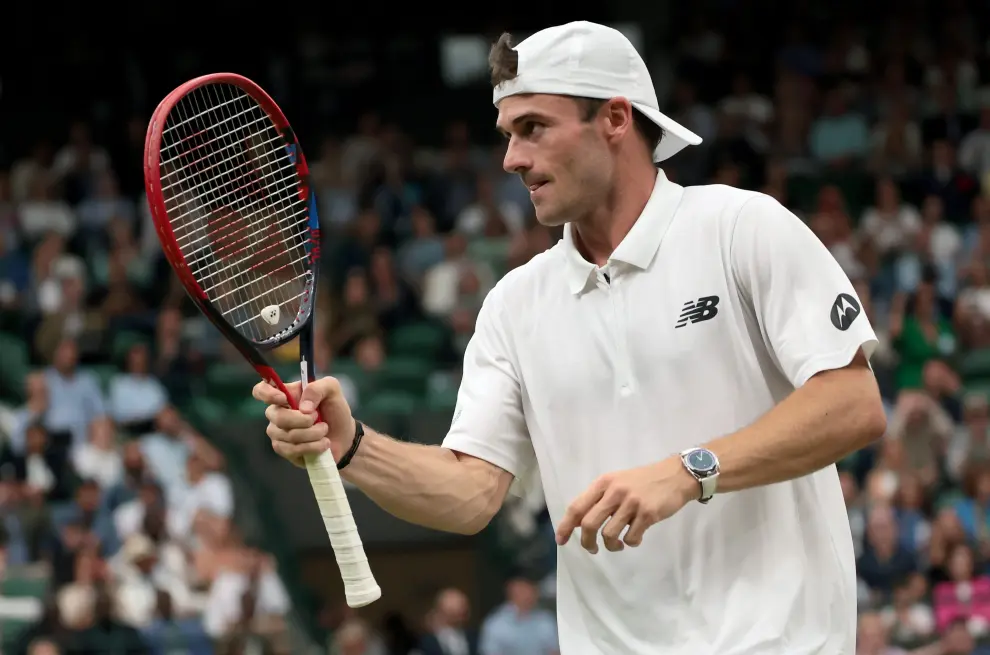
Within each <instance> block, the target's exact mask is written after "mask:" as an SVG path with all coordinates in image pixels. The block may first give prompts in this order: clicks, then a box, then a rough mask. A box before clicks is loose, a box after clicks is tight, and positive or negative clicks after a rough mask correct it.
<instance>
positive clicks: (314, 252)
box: [144, 73, 322, 420]
mask: <svg viewBox="0 0 990 655" xmlns="http://www.w3.org/2000/svg"><path fill="white" fill-rule="evenodd" d="M208 84H230V85H232V86H236V87H238V88H239V89H241V90H242V91H244V92H245V93H246V94H247V95H249V96H250V97H251V98H253V99H254V100H255V101H256V102H257V103H258V105H259V106H260V107H261V109H262V110H263V111H264V112H265V113H266V114H268V117H269V118H270V119H271V120H272V123H273V124H274V126H275V128H276V130H277V131H278V132H279V134H281V135H282V136H283V138H284V139H285V144H284V145H285V146H286V147H287V148H289V147H291V148H294V151H295V152H294V158H295V166H296V171H297V173H298V175H299V194H300V196H301V197H302V199H303V200H304V201H305V202H306V205H307V209H308V211H309V212H310V219H311V223H310V224H311V225H314V224H315V225H317V226H318V225H319V221H318V218H317V216H316V199H315V195H314V194H313V192H312V189H311V186H310V179H309V166H308V165H307V164H306V158H305V157H304V156H303V151H302V148H301V147H300V145H299V142H298V140H297V139H296V135H295V132H294V131H293V130H292V127H291V126H290V125H289V121H288V119H286V117H285V114H283V113H282V110H281V109H280V108H279V106H278V105H277V104H276V103H275V101H274V100H272V98H271V96H269V95H268V94H267V93H265V91H264V89H262V88H261V87H260V86H258V85H257V84H255V83H254V82H252V81H251V80H249V79H247V78H246V77H243V76H241V75H237V74H236V73H214V74H211V75H203V76H201V77H197V78H195V79H192V80H189V81H188V82H186V83H185V84H182V85H180V86H179V87H177V88H176V89H175V90H174V91H172V92H171V93H170V94H168V95H167V96H165V98H164V99H163V100H162V101H161V102H160V103H159V104H158V107H157V108H156V109H155V112H154V114H152V117H151V120H150V121H149V123H148V132H147V134H146V136H145V142H144V180H145V190H146V191H147V195H148V206H149V208H150V209H151V216H152V219H153V221H154V224H155V230H156V231H157V232H158V239H159V241H161V244H162V249H163V250H164V252H165V257H166V258H167V259H168V262H169V264H171V265H172V269H173V270H175V273H176V275H178V277H179V281H180V282H181V283H182V286H183V287H184V288H185V290H186V293H187V294H188V295H189V297H190V298H191V299H192V300H193V302H194V303H195V304H196V306H197V307H198V308H199V310H200V311H201V312H202V313H203V315H204V316H206V318H207V319H209V321H210V322H211V323H213V325H215V326H216V328H217V329H218V330H220V332H221V333H222V334H223V335H224V337H226V338H227V340H228V341H230V343H231V344H233V345H234V347H236V348H237V350H238V351H239V352H240V353H241V354H242V355H243V356H244V358H245V359H247V360H248V362H249V363H250V364H251V366H253V367H254V370H256V371H257V372H258V375H260V376H261V378H262V379H263V380H265V381H267V382H268V383H269V384H271V385H273V386H275V387H277V388H278V389H279V390H280V391H281V392H282V393H284V394H285V397H286V399H287V400H288V403H289V405H290V406H291V407H292V408H293V409H298V408H299V407H298V403H297V402H296V400H295V399H294V398H293V397H292V395H291V394H290V393H289V390H288V388H287V387H286V386H285V383H284V382H283V381H282V379H281V378H280V377H279V375H278V373H277V372H276V371H275V369H274V368H273V367H272V366H271V365H270V364H269V363H268V362H267V361H265V358H264V357H263V356H262V355H261V352H260V350H261V349H264V350H271V349H272V348H276V347H278V346H279V345H282V344H283V343H285V342H287V341H289V340H291V339H292V338H293V337H295V336H296V335H297V334H298V335H299V339H300V343H299V350H300V353H301V354H302V355H303V357H305V359H306V362H307V372H306V375H307V378H308V379H307V381H312V380H313V379H314V369H313V341H312V339H313V336H312V329H313V328H312V322H313V313H314V311H315V307H316V278H317V277H318V276H319V258H320V230H319V228H318V227H316V228H313V227H311V228H310V255H311V258H312V260H311V263H310V268H311V270H312V271H313V283H312V286H311V289H310V293H311V295H312V297H311V298H310V299H309V316H307V317H305V319H303V320H302V321H299V324H298V325H296V326H294V327H293V328H292V329H291V330H290V331H287V332H286V333H285V334H284V335H280V338H279V339H278V340H275V341H272V342H270V343H266V344H260V343H257V342H254V341H251V340H249V339H247V338H245V337H244V336H243V335H241V333H240V332H238V331H237V330H236V329H235V328H234V327H233V326H231V325H230V324H229V323H228V322H227V321H226V319H224V317H223V316H222V315H221V314H220V312H219V311H217V309H216V308H214V307H213V304H212V303H211V302H210V300H209V298H208V297H207V295H206V293H205V292H204V291H203V289H202V288H201V287H200V286H199V284H198V283H197V282H196V279H195V277H194V276H193V274H192V271H191V270H190V269H189V266H188V264H187V263H186V260H185V258H184V257H183V256H182V251H181V250H180V248H179V244H178V243H177V242H176V239H175V235H174V233H173V232H172V225H171V223H170V222H169V218H168V212H167V210H166V208H165V198H164V196H163V194H162V183H161V157H160V149H161V142H162V132H163V130H164V129H165V123H166V119H167V118H168V115H169V113H170V112H171V111H172V109H173V108H175V106H176V105H177V104H178V103H179V101H180V100H182V98H184V97H185V96H187V95H188V94H190V93H192V92H193V91H194V90H195V89H198V88H200V87H202V86H206V85H208ZM318 420H322V419H320V418H319V417H318Z"/></svg>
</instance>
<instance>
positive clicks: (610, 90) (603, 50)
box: [493, 21, 701, 162]
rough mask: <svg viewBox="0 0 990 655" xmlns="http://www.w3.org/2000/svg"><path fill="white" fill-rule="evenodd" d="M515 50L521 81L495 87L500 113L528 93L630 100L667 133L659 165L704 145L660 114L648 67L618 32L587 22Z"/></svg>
mask: <svg viewBox="0 0 990 655" xmlns="http://www.w3.org/2000/svg"><path fill="white" fill-rule="evenodd" d="M513 50H515V51H516V52H517V53H519V68H518V70H517V76H516V77H515V78H513V79H511V80H508V81H505V82H502V83H501V84H499V85H498V86H496V87H495V90H494V93H493V101H494V103H495V106H496V107H498V103H499V102H500V101H501V100H502V98H506V97H508V96H514V95H519V94H523V93H551V94H556V95H565V96H574V97H579V98H595V99H599V100H610V99H612V98H626V99H627V100H629V102H630V103H631V104H632V106H633V107H635V108H636V109H638V110H639V111H640V112H641V113H642V114H643V115H644V116H646V118H648V119H649V120H651V121H653V122H654V123H656V124H657V125H659V126H660V127H662V128H663V129H664V130H665V131H666V136H664V138H663V139H662V140H661V141H660V145H659V146H658V147H657V149H656V150H655V151H654V153H653V161H654V162H661V161H663V160H665V159H667V158H669V157H672V156H673V155H675V154H677V153H678V152H680V151H681V150H683V149H684V148H685V147H687V146H696V145H698V144H699V143H701V137H700V136H698V135H697V134H695V133H694V132H692V131H691V130H689V129H687V128H686V127H684V126H683V125H681V124H680V123H678V122H677V121H674V120H671V119H670V118H668V117H667V116H664V115H663V114H661V113H660V103H659V102H657V92H656V89H654V88H653V80H652V79H651V78H650V71H649V70H647V68H646V63H645V62H644V61H643V58H642V57H640V56H639V53H638V52H637V51H636V48H635V47H633V44H632V43H631V42H630V41H629V39H627V38H626V37H625V35H624V34H622V32H620V31H618V30H615V29H612V28H611V27H605V26H604V25H599V24H597V23H589V22H587V21H578V22H574V23H567V24H566V25H557V26H556V27H548V28H547V29H545V30H540V31H539V32H537V33H536V34H534V35H532V36H531V37H529V38H528V39H525V40H524V41H523V42H522V43H520V44H519V45H517V46H516V47H515V48H513Z"/></svg>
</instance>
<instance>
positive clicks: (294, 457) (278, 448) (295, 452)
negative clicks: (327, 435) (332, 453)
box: [272, 439, 330, 466]
mask: <svg viewBox="0 0 990 655" xmlns="http://www.w3.org/2000/svg"><path fill="white" fill-rule="evenodd" d="M328 448H330V440H329V439H321V440H319V441H312V442H310V443H304V444H293V443H287V442H284V441H275V440H272V450H274V451H275V453H276V454H277V455H278V456H279V457H283V458H285V459H287V460H289V461H290V462H292V463H293V464H295V465H296V466H305V465H306V463H305V457H306V456H307V455H319V454H320V453H322V452H325V451H326V450H327V449H328Z"/></svg>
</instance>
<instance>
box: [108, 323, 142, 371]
mask: <svg viewBox="0 0 990 655" xmlns="http://www.w3.org/2000/svg"><path fill="white" fill-rule="evenodd" d="M147 341H148V337H147V336H145V335H144V334H142V333H141V332H133V331H130V330H127V331H123V332H118V333H117V334H115V335H114V337H113V344H112V345H111V347H110V357H111V358H112V359H113V361H114V362H117V363H118V364H120V365H121V366H123V365H124V363H125V361H126V359H127V351H129V350H130V349H131V348H132V347H134V345H135V344H139V343H146V342H147Z"/></svg>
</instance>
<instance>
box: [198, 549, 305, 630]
mask: <svg viewBox="0 0 990 655" xmlns="http://www.w3.org/2000/svg"><path fill="white" fill-rule="evenodd" d="M237 559H239V560H241V561H240V562H234V563H233V565H232V566H228V567H226V568H225V569H224V570H223V571H221V572H220V573H219V574H218V575H217V576H216V578H214V580H213V584H212V585H211V587H210V596H209V600H208V601H207V606H206V613H205V614H204V616H203V622H204V624H205V627H206V632H207V634H209V635H210V636H211V637H213V638H214V639H219V638H222V637H225V636H230V633H231V632H233V631H234V630H237V629H238V628H242V629H243V628H247V631H250V632H261V633H272V632H277V631H279V629H280V627H281V625H282V618H283V617H284V615H285V614H286V612H288V611H289V608H290V604H289V595H288V593H287V592H286V590H285V586H284V585H283V584H282V580H281V578H279V576H278V573H277V572H276V570H275V566H274V563H273V562H272V559H271V557H269V556H266V555H265V554H263V553H261V552H258V551H255V550H252V549H245V550H244V551H243V552H242V553H241V556H240V557H238V558H237ZM244 623H248V625H246V626H245V625H244Z"/></svg>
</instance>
